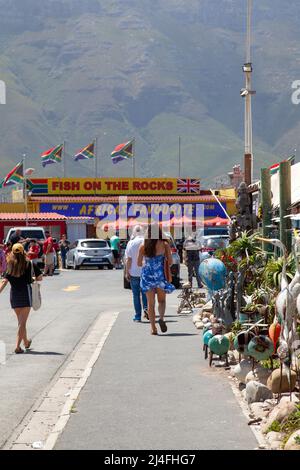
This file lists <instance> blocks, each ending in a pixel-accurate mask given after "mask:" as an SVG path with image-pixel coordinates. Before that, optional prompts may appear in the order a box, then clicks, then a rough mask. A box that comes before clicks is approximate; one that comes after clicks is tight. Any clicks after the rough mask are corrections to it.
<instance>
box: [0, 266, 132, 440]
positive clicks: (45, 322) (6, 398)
mask: <svg viewBox="0 0 300 470" xmlns="http://www.w3.org/2000/svg"><path fill="white" fill-rule="evenodd" d="M121 285H122V271H107V270H105V271H98V270H83V271H65V272H63V273H61V274H59V275H57V276H54V277H52V278H45V279H44V281H43V285H42V289H43V290H42V294H43V308H42V309H41V310H40V311H38V312H33V313H32V314H31V316H30V321H29V333H30V337H31V338H33V348H34V349H33V350H32V352H31V353H30V354H26V355H25V354H24V355H15V354H12V353H11V351H13V350H14V347H15V334H16V318H15V314H14V313H13V311H12V310H11V309H10V306H9V288H6V290H5V291H4V292H3V293H2V294H1V295H0V340H2V341H4V342H5V343H6V347H7V353H8V356H7V362H6V365H2V366H1V365H0V397H1V400H0V447H2V446H3V444H4V443H5V441H6V440H7V439H8V437H9V436H10V434H11V433H12V431H13V430H14V429H15V428H16V426H17V425H18V424H19V423H20V421H21V420H22V419H23V417H24V416H25V415H26V413H27V412H28V411H29V410H30V408H31V407H32V406H33V404H34V403H35V401H36V399H38V398H39V397H40V396H41V395H42V392H43V391H44V389H45V388H46V387H47V386H48V384H49V382H50V381H51V379H52V378H53V377H54V375H55V374H56V372H57V371H58V369H59V368H60V367H61V365H62V364H63V363H64V362H65V361H66V359H67V357H68V355H69V354H70V353H71V352H72V351H73V349H74V347H75V346H76V345H77V343H78V342H79V341H80V339H81V338H82V336H83V335H84V334H85V332H86V331H87V329H88V328H89V326H90V325H91V324H92V323H93V321H94V320H95V318H96V317H98V315H99V314H101V312H104V311H107V310H110V311H111V310H113V311H116V309H117V308H118V309H120V305H121V306H124V305H125V307H126V305H128V300H127V299H128V298H129V293H128V291H124V290H123V289H120V288H119V286H121ZM70 286H71V287H70ZM74 286H75V287H74ZM64 289H66V290H64ZM123 308H124V307H123Z"/></svg>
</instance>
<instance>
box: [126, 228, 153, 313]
mask: <svg viewBox="0 0 300 470" xmlns="http://www.w3.org/2000/svg"><path fill="white" fill-rule="evenodd" d="M143 243H144V233H143V229H142V227H141V226H140V225H137V226H136V227H134V229H133V233H132V237H131V240H130V241H129V242H128V245H127V247H126V251H125V259H126V264H125V276H126V278H127V280H128V281H129V282H130V286H131V290H132V295H133V305H134V310H135V316H134V318H133V321H135V322H140V321H142V305H143V310H144V315H145V318H147V319H148V314H147V297H146V295H145V294H144V293H143V292H142V291H141V288H140V280H141V272H142V268H141V267H139V266H138V265H137V258H138V253H139V249H140V246H141V245H142V244H143Z"/></svg>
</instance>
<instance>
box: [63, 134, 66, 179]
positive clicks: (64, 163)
mask: <svg viewBox="0 0 300 470" xmlns="http://www.w3.org/2000/svg"><path fill="white" fill-rule="evenodd" d="M65 148H66V141H65V140H64V142H63V168H64V178H65V177H66V150H65Z"/></svg>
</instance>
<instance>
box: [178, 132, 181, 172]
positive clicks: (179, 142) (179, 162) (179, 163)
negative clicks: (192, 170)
mask: <svg viewBox="0 0 300 470" xmlns="http://www.w3.org/2000/svg"><path fill="white" fill-rule="evenodd" d="M178 177H179V178H180V177H181V137H180V136H179V138H178Z"/></svg>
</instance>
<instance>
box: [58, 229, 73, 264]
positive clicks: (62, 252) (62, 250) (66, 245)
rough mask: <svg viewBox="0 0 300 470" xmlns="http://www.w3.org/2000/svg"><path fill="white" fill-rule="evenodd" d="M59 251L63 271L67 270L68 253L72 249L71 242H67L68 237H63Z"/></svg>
mask: <svg viewBox="0 0 300 470" xmlns="http://www.w3.org/2000/svg"><path fill="white" fill-rule="evenodd" d="M59 249H60V257H61V265H62V269H66V259H67V253H68V251H69V249H70V242H69V240H67V237H66V235H63V236H62V237H61V240H60V241H59Z"/></svg>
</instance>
